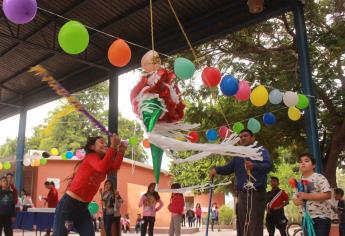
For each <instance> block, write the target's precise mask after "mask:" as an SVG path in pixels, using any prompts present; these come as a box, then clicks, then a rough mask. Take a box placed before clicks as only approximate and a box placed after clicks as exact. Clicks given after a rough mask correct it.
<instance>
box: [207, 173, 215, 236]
mask: <svg viewBox="0 0 345 236" xmlns="http://www.w3.org/2000/svg"><path fill="white" fill-rule="evenodd" d="M212 193H213V177H211V180H210V197H209V201H208V211H207V221H206V234H205V235H206V236H208V226H209V224H210V212H211V202H212Z"/></svg>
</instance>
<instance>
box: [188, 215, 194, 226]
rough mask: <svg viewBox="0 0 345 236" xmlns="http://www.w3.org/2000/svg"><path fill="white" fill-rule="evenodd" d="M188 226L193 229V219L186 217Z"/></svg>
mask: <svg viewBox="0 0 345 236" xmlns="http://www.w3.org/2000/svg"><path fill="white" fill-rule="evenodd" d="M188 226H189V228H192V227H193V217H188Z"/></svg>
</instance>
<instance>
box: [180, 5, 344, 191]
mask: <svg viewBox="0 0 345 236" xmlns="http://www.w3.org/2000/svg"><path fill="white" fill-rule="evenodd" d="M332 9H333V8H332V7H331V4H330V1H329V0H322V1H320V3H319V4H316V3H314V2H313V1H307V3H306V5H305V17H306V27H307V34H308V38H309V51H310V56H311V65H312V76H313V87H314V91H315V96H316V105H317V109H318V117H317V119H318V125H319V127H318V128H319V134H320V137H321V140H320V147H321V152H322V157H323V161H324V173H325V175H326V177H327V178H328V180H329V181H330V183H331V185H332V186H335V185H336V181H335V180H336V174H335V173H336V171H335V170H336V167H337V166H339V167H341V161H342V160H344V148H345V109H344V105H345V98H344V95H345V89H344V88H345V76H344V74H343V69H344V66H345V60H344V58H345V54H344V51H345V40H344V37H343V32H344V31H345V24H344V21H343V20H339V19H338V20H333V21H332V20H329V19H332V13H333V10H332ZM333 19H334V18H333ZM197 51H198V57H199V58H203V60H202V61H201V62H200V64H201V65H203V64H207V65H214V66H216V67H218V68H219V69H220V70H221V72H222V73H229V74H232V75H234V76H236V77H237V78H238V79H246V80H247V81H249V82H250V83H251V84H253V85H254V84H256V85H257V84H263V85H265V86H268V87H274V88H278V89H281V90H284V91H289V90H292V91H301V85H300V75H299V73H300V71H299V67H298V54H297V45H296V35H295V33H294V30H293V17H292V15H291V14H284V15H282V16H279V17H276V18H274V19H270V20H267V21H265V22H263V23H260V24H257V25H255V26H250V27H248V28H246V29H243V30H241V31H238V32H235V33H232V34H229V35H226V36H225V37H222V38H220V39H218V40H214V41H212V42H209V43H206V44H204V45H201V46H199V47H198V48H197ZM184 92H185V93H184V94H185V99H186V100H187V104H188V108H187V110H186V119H185V120H186V121H188V122H198V123H200V124H201V127H200V131H203V132H204V131H205V130H207V129H209V128H214V127H219V126H221V125H224V124H228V125H229V126H230V127H231V126H232V124H233V123H234V122H235V121H241V120H247V119H249V118H250V117H254V116H257V115H259V114H263V113H264V112H266V111H272V110H275V109H277V106H274V105H271V104H267V105H266V106H265V107H261V108H256V107H255V108H253V106H252V105H251V104H250V103H249V102H245V103H243V102H242V103H241V102H237V101H235V99H233V98H227V97H225V96H218V94H219V91H218V90H217V89H215V90H210V89H206V88H201V89H199V90H198V89H196V87H195V83H193V82H190V83H189V84H186V85H185V90H184ZM280 108H282V110H279V111H276V112H275V114H276V116H277V120H278V123H277V124H276V125H274V126H272V127H267V128H263V129H262V130H261V131H260V133H259V134H258V135H257V136H258V140H260V142H261V143H262V144H263V145H264V146H266V147H267V148H268V149H269V150H270V152H271V155H272V157H273V159H275V160H276V159H277V157H278V155H277V154H278V148H279V147H284V148H286V149H288V150H290V151H291V153H292V156H293V157H294V158H292V159H291V160H290V161H291V162H294V161H296V157H297V155H298V154H299V153H301V152H305V151H307V140H306V133H305V130H304V123H303V121H298V122H292V121H290V120H289V119H288V118H287V109H284V108H283V107H278V109H280ZM200 114H203V115H202V116H200Z"/></svg>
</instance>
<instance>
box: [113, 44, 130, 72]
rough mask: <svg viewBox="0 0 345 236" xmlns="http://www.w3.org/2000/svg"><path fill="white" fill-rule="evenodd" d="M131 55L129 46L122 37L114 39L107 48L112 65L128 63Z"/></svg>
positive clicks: (120, 65)
mask: <svg viewBox="0 0 345 236" xmlns="http://www.w3.org/2000/svg"><path fill="white" fill-rule="evenodd" d="M131 57H132V52H131V48H130V47H129V46H128V44H127V42H126V41H125V40H123V39H116V40H115V41H114V42H113V43H112V44H111V45H110V47H109V49H108V59H109V62H110V63H111V64H112V65H113V66H116V67H124V66H126V65H127V64H128V63H129V61H130V60H131Z"/></svg>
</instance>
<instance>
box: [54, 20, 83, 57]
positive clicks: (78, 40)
mask: <svg viewBox="0 0 345 236" xmlns="http://www.w3.org/2000/svg"><path fill="white" fill-rule="evenodd" d="M58 41H59V44H60V47H61V48H62V49H63V50H64V51H65V52H67V53H69V54H79V53H81V52H83V51H84V50H85V49H86V48H87V46H88V44H89V33H88V32H87V29H86V28H85V26H84V25H83V24H81V23H80V22H78V21H74V20H71V21H69V22H67V23H66V24H64V25H63V26H62V28H61V29H60V31H59V35H58Z"/></svg>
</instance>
